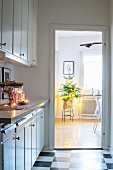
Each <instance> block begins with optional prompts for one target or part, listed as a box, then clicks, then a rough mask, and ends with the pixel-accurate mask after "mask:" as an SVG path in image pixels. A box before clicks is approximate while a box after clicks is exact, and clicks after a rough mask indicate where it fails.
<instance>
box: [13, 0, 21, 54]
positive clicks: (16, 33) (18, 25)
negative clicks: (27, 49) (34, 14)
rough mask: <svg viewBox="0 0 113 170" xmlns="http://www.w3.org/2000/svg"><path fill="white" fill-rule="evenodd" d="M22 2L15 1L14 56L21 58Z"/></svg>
mask: <svg viewBox="0 0 113 170" xmlns="http://www.w3.org/2000/svg"><path fill="white" fill-rule="evenodd" d="M21 5H22V4H21V0H14V40H13V54H14V55H16V56H18V57H20V48H21Z"/></svg>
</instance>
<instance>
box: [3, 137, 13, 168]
mask: <svg viewBox="0 0 113 170" xmlns="http://www.w3.org/2000/svg"><path fill="white" fill-rule="evenodd" d="M14 139H15V136H13V137H11V138H10V139H8V140H7V141H6V142H4V143H3V144H2V147H3V161H4V166H3V168H2V170H15V140H14Z"/></svg>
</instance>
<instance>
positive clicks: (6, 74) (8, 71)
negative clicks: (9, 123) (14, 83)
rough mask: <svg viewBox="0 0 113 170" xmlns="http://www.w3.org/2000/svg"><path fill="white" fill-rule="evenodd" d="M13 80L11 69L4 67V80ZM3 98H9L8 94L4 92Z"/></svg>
mask: <svg viewBox="0 0 113 170" xmlns="http://www.w3.org/2000/svg"><path fill="white" fill-rule="evenodd" d="M8 80H11V69H9V68H5V67H2V82H6V81H8ZM2 99H7V94H5V93H2Z"/></svg>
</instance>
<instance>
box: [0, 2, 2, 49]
mask: <svg viewBox="0 0 113 170" xmlns="http://www.w3.org/2000/svg"><path fill="white" fill-rule="evenodd" d="M1 22H2V0H0V48H1V47H2V45H1V44H2V36H1V27H2V25H1Z"/></svg>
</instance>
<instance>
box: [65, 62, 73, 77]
mask: <svg viewBox="0 0 113 170" xmlns="http://www.w3.org/2000/svg"><path fill="white" fill-rule="evenodd" d="M63 74H64V75H73V74H74V61H64V62H63Z"/></svg>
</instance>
